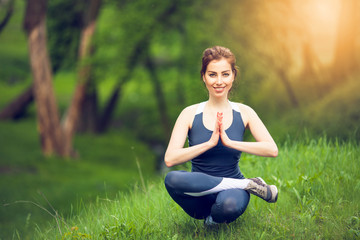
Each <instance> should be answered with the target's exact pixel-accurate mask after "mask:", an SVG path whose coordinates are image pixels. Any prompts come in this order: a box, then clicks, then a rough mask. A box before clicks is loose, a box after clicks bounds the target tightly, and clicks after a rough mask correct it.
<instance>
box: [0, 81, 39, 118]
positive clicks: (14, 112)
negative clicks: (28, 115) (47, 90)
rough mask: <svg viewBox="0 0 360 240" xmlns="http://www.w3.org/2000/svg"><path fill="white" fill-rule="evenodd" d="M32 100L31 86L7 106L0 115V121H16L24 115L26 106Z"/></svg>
mask: <svg viewBox="0 0 360 240" xmlns="http://www.w3.org/2000/svg"><path fill="white" fill-rule="evenodd" d="M33 100H34V94H33V86H30V87H29V88H28V89H26V90H25V91H24V92H23V93H22V94H21V95H20V96H18V97H17V98H16V99H15V100H13V101H12V102H11V103H10V104H8V105H7V106H6V107H5V108H4V109H3V110H2V111H1V113H0V119H3V120H5V119H18V118H21V117H22V116H24V115H25V112H26V109H27V106H28V105H29V104H30V103H31V102H32V101H33Z"/></svg>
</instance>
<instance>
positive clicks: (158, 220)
mask: <svg viewBox="0 0 360 240" xmlns="http://www.w3.org/2000/svg"><path fill="white" fill-rule="evenodd" d="M359 153H360V152H359V146H358V143H355V142H354V141H353V142H344V143H339V142H337V141H335V142H331V141H328V140H326V139H325V138H321V139H318V140H312V139H303V140H302V141H298V142H297V143H295V144H293V143H285V144H284V145H283V146H281V147H280V154H279V156H278V158H277V159H270V158H261V157H258V156H253V155H244V156H243V158H242V159H241V161H240V167H241V169H242V171H243V173H244V174H245V176H246V177H255V176H261V177H263V178H264V179H265V181H266V182H268V183H271V184H276V185H277V186H278V188H279V192H280V193H279V199H278V202H277V203H276V204H269V203H266V202H265V201H263V200H261V199H260V198H257V197H254V196H252V198H251V202H250V204H249V206H248V209H247V211H246V212H245V213H244V215H242V216H241V217H240V218H239V219H238V220H237V221H235V222H233V223H231V224H221V225H219V226H216V227H214V228H207V227H205V226H204V225H203V221H200V220H195V219H192V218H190V217H189V216H187V215H186V213H184V211H183V210H182V209H181V208H180V207H179V206H178V205H177V204H176V203H175V202H173V200H172V199H171V198H170V196H169V195H168V194H167V192H166V190H165V188H164V185H163V180H162V179H159V180H157V181H149V182H148V183H147V185H146V188H145V190H143V188H140V187H139V186H137V185H135V186H134V187H133V189H132V191H131V192H129V193H119V195H118V196H117V197H116V198H114V199H112V198H107V199H103V200H98V201H97V202H95V203H93V204H91V205H87V206H86V207H85V206H84V208H83V209H80V211H79V212H78V213H76V214H74V215H73V216H72V218H71V219H67V220H65V222H67V224H68V225H70V226H77V227H78V228H79V231H80V232H85V233H86V234H89V235H91V237H92V239H194V238H199V239H203V238H206V239H253V238H263V239H270V238H271V239H287V238H296V239H299V238H300V239H318V238H320V239H323V238H324V239H343V238H346V239H356V238H358V237H359V231H360V225H359V217H360V215H359V203H358V201H357V200H358V199H359V197H360V185H359V184H356V181H355V179H359V177H360V175H359V172H358V171H357V170H356V169H357V168H356V166H357V162H358V156H359ZM48 229H49V231H50V232H48V230H46V229H39V231H38V232H37V234H38V235H37V238H38V239H42V238H49V237H50V238H56V236H58V232H57V231H56V230H55V229H53V230H51V229H50V228H48ZM62 229H64V230H65V229H68V228H67V227H66V226H65V225H63V226H62Z"/></svg>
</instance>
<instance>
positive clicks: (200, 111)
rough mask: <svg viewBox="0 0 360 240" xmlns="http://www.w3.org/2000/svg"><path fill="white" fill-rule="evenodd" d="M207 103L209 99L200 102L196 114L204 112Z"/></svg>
mask: <svg viewBox="0 0 360 240" xmlns="http://www.w3.org/2000/svg"><path fill="white" fill-rule="evenodd" d="M206 103H207V101H205V102H201V103H199V106H198V107H197V109H196V114H195V115H198V114H199V113H202V112H203V111H204V108H205V104H206Z"/></svg>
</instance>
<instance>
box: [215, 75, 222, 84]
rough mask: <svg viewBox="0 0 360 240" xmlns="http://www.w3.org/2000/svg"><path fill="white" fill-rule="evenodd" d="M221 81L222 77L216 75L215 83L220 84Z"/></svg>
mask: <svg viewBox="0 0 360 240" xmlns="http://www.w3.org/2000/svg"><path fill="white" fill-rule="evenodd" d="M222 82H223V80H222V77H221V76H218V77H217V79H216V84H218V85H220V84H222Z"/></svg>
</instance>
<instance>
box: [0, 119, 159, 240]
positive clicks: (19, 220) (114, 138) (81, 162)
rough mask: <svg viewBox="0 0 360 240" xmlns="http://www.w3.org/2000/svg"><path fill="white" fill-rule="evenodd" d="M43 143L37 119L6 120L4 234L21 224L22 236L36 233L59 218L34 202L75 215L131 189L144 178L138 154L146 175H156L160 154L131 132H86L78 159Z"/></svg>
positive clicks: (0, 138)
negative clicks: (53, 152)
mask: <svg viewBox="0 0 360 240" xmlns="http://www.w3.org/2000/svg"><path fill="white" fill-rule="evenodd" d="M39 146H40V145H39V140H38V134H37V132H36V123H35V122H34V121H33V120H26V121H22V122H16V123H10V122H0V189H1V197H0V200H1V206H0V239H11V238H12V236H13V234H14V231H15V230H17V232H18V235H19V236H20V239H33V237H32V234H33V232H34V230H35V229H36V228H37V227H36V226H39V227H40V226H43V224H44V223H45V222H47V221H51V220H53V218H52V217H51V215H50V214H48V213H46V212H45V211H44V210H42V209H41V208H39V207H37V206H35V205H34V203H36V204H39V205H41V206H43V207H45V208H46V209H48V210H51V208H52V207H53V208H54V209H55V210H57V211H58V212H59V214H61V215H62V216H64V217H69V216H70V215H71V214H72V213H74V212H77V211H76V209H81V208H83V207H84V206H87V205H88V204H90V203H91V202H94V201H96V199H97V198H114V197H115V195H116V194H117V193H118V192H119V191H121V192H127V191H128V190H129V188H130V186H133V185H134V184H135V183H136V182H138V181H139V180H140V173H139V169H138V167H137V164H136V159H138V162H139V165H140V167H141V171H142V174H143V176H144V178H146V179H151V178H152V177H153V176H154V175H155V174H154V172H155V170H154V169H155V162H154V161H155V157H154V154H153V153H152V152H151V151H150V150H149V149H148V148H147V147H146V146H144V145H142V144H139V143H138V142H137V141H135V140H134V139H133V138H132V137H131V135H130V134H126V133H121V134H120V133H117V132H112V133H109V134H107V135H106V136H96V137H95V136H91V135H80V136H78V137H76V139H75V147H76V149H77V150H78V152H79V154H80V157H79V159H77V160H76V161H73V160H62V159H58V158H56V157H52V158H44V157H43V156H42V154H41V152H40V148H39ZM23 201H28V202H23ZM47 201H48V202H49V203H50V204H51V205H52V207H50V205H49V204H48V202H47ZM30 202H31V203H30ZM8 204H10V205H8ZM52 212H53V211H52Z"/></svg>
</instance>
